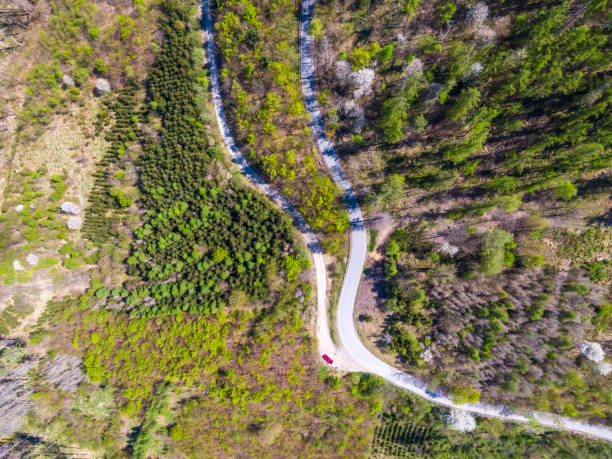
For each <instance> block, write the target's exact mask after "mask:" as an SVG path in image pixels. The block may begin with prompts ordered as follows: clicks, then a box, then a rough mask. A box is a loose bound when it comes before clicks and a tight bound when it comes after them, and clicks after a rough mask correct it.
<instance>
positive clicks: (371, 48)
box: [348, 42, 393, 70]
mask: <svg viewBox="0 0 612 459" xmlns="http://www.w3.org/2000/svg"><path fill="white" fill-rule="evenodd" d="M380 51H381V49H380V45H379V44H378V43H377V42H374V43H370V44H369V45H368V46H365V47H359V48H355V49H354V50H353V51H352V52H351V54H349V56H348V60H349V62H350V63H351V64H352V66H353V70H359V69H362V68H364V67H367V66H368V65H369V64H370V61H371V60H372V59H373V58H374V57H375V56H376V55H377V54H378V53H379V52H380ZM387 52H388V50H387ZM391 53H393V48H391Z"/></svg>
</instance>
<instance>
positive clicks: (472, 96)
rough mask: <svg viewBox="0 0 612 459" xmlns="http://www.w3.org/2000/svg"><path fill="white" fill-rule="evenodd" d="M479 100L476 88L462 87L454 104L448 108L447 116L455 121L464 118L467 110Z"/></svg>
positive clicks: (473, 106) (476, 104)
mask: <svg viewBox="0 0 612 459" xmlns="http://www.w3.org/2000/svg"><path fill="white" fill-rule="evenodd" d="M479 102H480V91H478V89H476V88H468V89H463V90H462V91H461V94H459V96H458V97H457V100H456V101H455V103H454V105H453V106H452V107H451V108H450V110H449V112H448V116H449V118H450V119H451V120H453V121H455V122H457V121H459V120H460V119H462V118H464V117H465V116H466V115H467V114H468V112H469V111H471V110H473V109H474V108H475V107H476V106H478V103H479Z"/></svg>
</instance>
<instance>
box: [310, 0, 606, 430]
mask: <svg viewBox="0 0 612 459" xmlns="http://www.w3.org/2000/svg"><path fill="white" fill-rule="evenodd" d="M315 14H316V17H315V19H314V20H313V22H312V26H311V33H312V34H313V35H314V36H315V39H316V43H317V65H318V67H317V69H318V71H317V78H318V81H317V84H318V90H319V93H320V95H319V103H320V104H321V106H322V108H323V112H324V117H325V118H326V126H327V130H328V134H329V135H330V136H332V138H333V140H334V143H335V145H336V147H337V149H338V151H339V152H340V153H341V156H342V159H343V162H344V165H345V167H346V169H347V170H348V172H349V175H350V177H351V181H352V182H353V184H354V185H355V187H356V189H357V192H358V194H359V196H360V199H361V202H362V203H363V205H364V207H365V209H366V215H367V217H366V218H369V219H370V221H372V224H371V231H372V234H371V236H372V238H373V239H372V246H371V250H373V251H374V252H375V253H376V254H377V255H376V256H380V257H382V258H383V260H384V261H380V262H377V261H372V262H371V264H370V266H369V267H368V269H367V270H366V276H365V281H366V282H373V283H380V284H382V286H383V287H382V290H383V291H384V293H383V294H382V295H381V298H380V299H379V300H375V299H373V300H372V301H378V302H377V306H376V308H374V309H372V308H367V307H366V308H365V310H364V313H362V314H361V315H360V317H361V318H362V319H363V320H362V322H361V323H360V324H359V327H361V330H363V333H366V334H368V335H369V339H370V340H371V342H372V344H373V345H375V346H377V349H378V355H379V356H381V357H382V358H385V359H387V360H388V361H389V362H393V363H396V364H399V365H402V366H403V367H404V368H405V369H406V371H408V372H410V373H415V374H418V375H420V376H421V377H423V378H424V379H426V380H427V381H428V383H429V384H430V387H431V389H432V390H435V389H437V388H440V389H441V390H443V391H446V392H448V393H451V394H452V395H453V396H454V397H455V399H456V400H458V401H460V402H467V401H472V402H473V401H477V400H485V401H498V402H499V401H506V402H508V403H510V404H514V405H519V406H531V407H534V408H537V409H540V410H549V411H554V412H558V413H562V414H565V415H568V416H581V417H584V418H588V419H591V420H593V421H597V422H609V419H610V413H611V411H610V410H611V409H612V405H611V404H610V394H609V390H608V387H609V373H610V371H609V370H608V368H609V366H610V363H608V361H606V360H605V359H606V357H605V356H606V354H608V355H609V350H610V349H611V348H610V344H611V341H610V338H609V336H610V335H609V333H610V320H611V316H610V302H611V301H612V291H611V290H610V285H612V284H611V282H612V270H611V263H612V245H611V242H612V239H611V237H612V232H611V231H610V222H611V220H610V218H611V216H612V207H611V204H610V200H609V196H610V189H611V185H612V181H611V180H612V176H611V171H612V167H611V166H612V162H611V161H612V156H611V153H610V132H611V130H610V128H611V125H610V119H611V116H610V115H611V110H610V105H609V104H610V95H611V93H610V74H609V71H610V67H609V57H608V56H609V54H610V34H609V30H608V26H607V23H608V21H609V18H610V14H611V13H610V8H609V5H608V3H607V2H600V1H588V2H573V1H545V2H543V1H532V2H482V1H465V2H463V1H462V2H459V1H453V0H450V1H435V2H419V1H409V2H404V1H402V2H400V1H385V2H370V1H367V0H366V1H363V0H359V1H340V2H325V1H323V2H321V4H320V6H318V7H317V9H316V13H315ZM379 220H380V221H390V222H391V223H388V224H386V226H384V224H382V223H380V224H379V223H377V221H379ZM377 225H378V226H377ZM379 233H385V234H390V237H388V238H385V239H384V240H382V241H380V240H377V236H376V235H377V234H379ZM375 259H376V258H374V257H373V260H375ZM367 285H369V284H367ZM357 312H358V314H359V310H358V311H357ZM593 349H595V350H596V352H595V354H597V356H595V355H594V354H593V353H591V350H593Z"/></svg>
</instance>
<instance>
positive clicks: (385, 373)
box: [201, 0, 612, 441]
mask: <svg viewBox="0 0 612 459" xmlns="http://www.w3.org/2000/svg"><path fill="white" fill-rule="evenodd" d="M201 5H202V21H201V26H202V29H203V31H204V34H205V41H206V43H205V45H206V51H207V57H208V65H209V69H210V83H211V92H212V98H213V104H214V109H215V115H216V118H217V124H218V127H219V131H220V133H221V137H222V139H223V142H224V144H225V146H226V147H227V149H228V151H229V153H230V155H231V157H232V160H233V161H234V162H235V163H236V164H237V166H238V168H239V169H240V171H241V172H242V173H243V174H244V175H246V176H247V178H249V179H250V180H251V181H252V182H253V183H254V184H255V185H256V186H257V187H258V188H259V189H260V190H261V191H262V192H263V193H265V194H266V195H267V196H268V197H270V199H272V200H273V201H274V202H275V203H276V204H277V205H278V206H279V207H281V208H282V209H283V210H284V211H285V212H287V213H288V214H289V215H290V216H291V217H292V218H293V220H294V222H295V224H296V226H297V228H298V230H299V231H300V233H301V234H302V235H303V237H304V239H305V241H306V243H307V245H308V248H309V250H310V252H311V253H312V258H313V263H314V268H315V275H316V283H317V321H316V322H317V325H316V331H317V341H318V349H319V352H320V353H328V354H330V355H331V356H332V358H333V359H334V363H335V364H336V365H337V366H338V367H339V368H340V369H342V370H346V371H367V372H369V373H373V374H376V375H378V376H380V377H382V378H384V379H386V380H387V381H389V382H390V383H392V384H394V385H396V386H398V387H401V388H403V389H406V390H408V391H410V392H412V393H414V394H416V395H418V396H420V397H422V398H424V399H427V400H429V401H431V402H433V403H438V404H440V405H444V406H448V407H452V408H458V409H461V410H466V411H470V412H473V413H476V414H480V415H484V416H491V417H496V418H500V419H504V420H509V421H518V422H529V421H531V420H536V421H537V422H538V423H540V424H542V425H544V426H549V427H555V428H561V429H565V430H569V431H574V432H578V433H583V434H588V435H592V436H595V437H598V438H602V439H605V440H609V441H612V429H609V428H607V427H604V426H597V425H592V424H587V423H584V422H580V421H576V420H574V419H571V418H563V417H560V416H556V415H552V414H549V413H539V412H529V413H527V415H523V414H516V413H513V412H512V411H511V410H509V409H508V408H507V407H504V406H493V405H487V404H482V403H476V404H465V405H457V404H455V403H454V402H453V401H452V400H451V399H449V398H448V397H447V396H445V395H443V394H431V393H430V392H428V391H427V392H426V390H427V386H426V384H425V383H424V382H423V381H420V380H418V379H416V378H414V377H413V376H410V375H409V374H407V373H403V372H401V371H400V370H398V369H396V368H394V367H392V366H390V365H388V364H387V363H385V362H383V361H381V360H380V359H378V358H377V357H375V356H374V355H373V354H372V353H371V352H370V351H368V350H367V349H366V347H365V346H364V345H363V343H362V342H361V340H360V338H359V335H358V333H357V329H356V328H355V322H354V317H353V313H354V303H355V296H356V294H357V287H358V286H359V280H360V278H361V273H362V270H363V264H364V262H365V255H366V248H367V241H366V231H365V227H364V224H363V217H362V214H361V209H360V208H359V204H358V202H357V199H356V197H355V194H354V192H353V189H352V187H351V184H350V182H349V181H348V179H347V178H346V176H345V174H344V171H343V169H342V166H341V164H340V161H339V158H338V155H337V154H336V152H335V151H334V149H333V145H332V144H331V143H330V142H329V140H328V139H327V137H326V135H325V129H324V124H323V119H322V118H321V113H320V111H319V107H318V103H317V100H316V89H315V80H314V56H313V42H312V37H310V35H309V34H308V30H309V28H310V21H311V19H312V14H313V10H314V1H313V0H304V1H303V2H302V11H301V16H300V73H301V81H302V91H303V96H304V101H305V105H306V110H307V111H308V113H309V114H310V124H311V129H312V132H313V135H314V137H315V140H316V143H317V147H318V148H319V150H320V152H321V155H322V157H323V159H324V161H325V164H326V165H327V167H328V168H329V170H330V171H331V174H332V178H333V179H334V181H335V182H336V184H337V185H338V186H339V187H340V188H341V189H343V190H345V201H346V203H347V208H348V213H349V217H350V221H351V250H350V254H349V260H348V264H347V269H346V274H345V278H344V281H343V284H342V289H341V293H340V299H339V305H338V329H339V330H338V331H339V337H340V346H339V347H336V346H335V345H334V344H333V342H332V340H331V338H330V333H329V324H328V320H327V304H326V303H327V276H326V271H325V260H324V258H323V252H322V250H321V246H320V245H319V242H318V240H317V238H316V236H315V234H314V233H313V232H312V230H311V229H310V227H309V226H308V224H307V223H306V220H305V219H304V217H303V216H302V215H301V214H300V213H299V212H298V211H297V209H295V207H294V206H293V205H292V204H291V203H290V202H289V201H288V200H287V199H286V198H285V197H284V196H283V195H282V194H281V193H280V192H278V191H277V190H276V189H275V188H273V187H272V186H271V185H270V184H268V183H266V182H265V181H264V179H263V178H262V177H261V176H260V175H259V174H258V173H257V172H256V171H255V170H254V169H253V168H252V167H251V166H250V165H249V164H248V163H247V161H246V160H245V158H244V157H243V156H242V154H241V153H240V150H239V149H238V147H237V146H236V143H235V142H234V139H233V136H232V134H231V130H230V128H229V125H228V123H227V120H226V118H225V113H224V110H223V103H222V99H221V91H220V86H219V76H218V70H217V60H216V53H215V42H214V28H213V22H212V17H211V14H210V0H202V2H201Z"/></svg>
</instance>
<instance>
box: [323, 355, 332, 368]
mask: <svg viewBox="0 0 612 459" xmlns="http://www.w3.org/2000/svg"><path fill="white" fill-rule="evenodd" d="M323 360H325V361H326V362H327V363H329V364H330V365H331V364H332V363H334V361H333V360H332V359H331V358H330V357H329V355H327V354H323Z"/></svg>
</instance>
